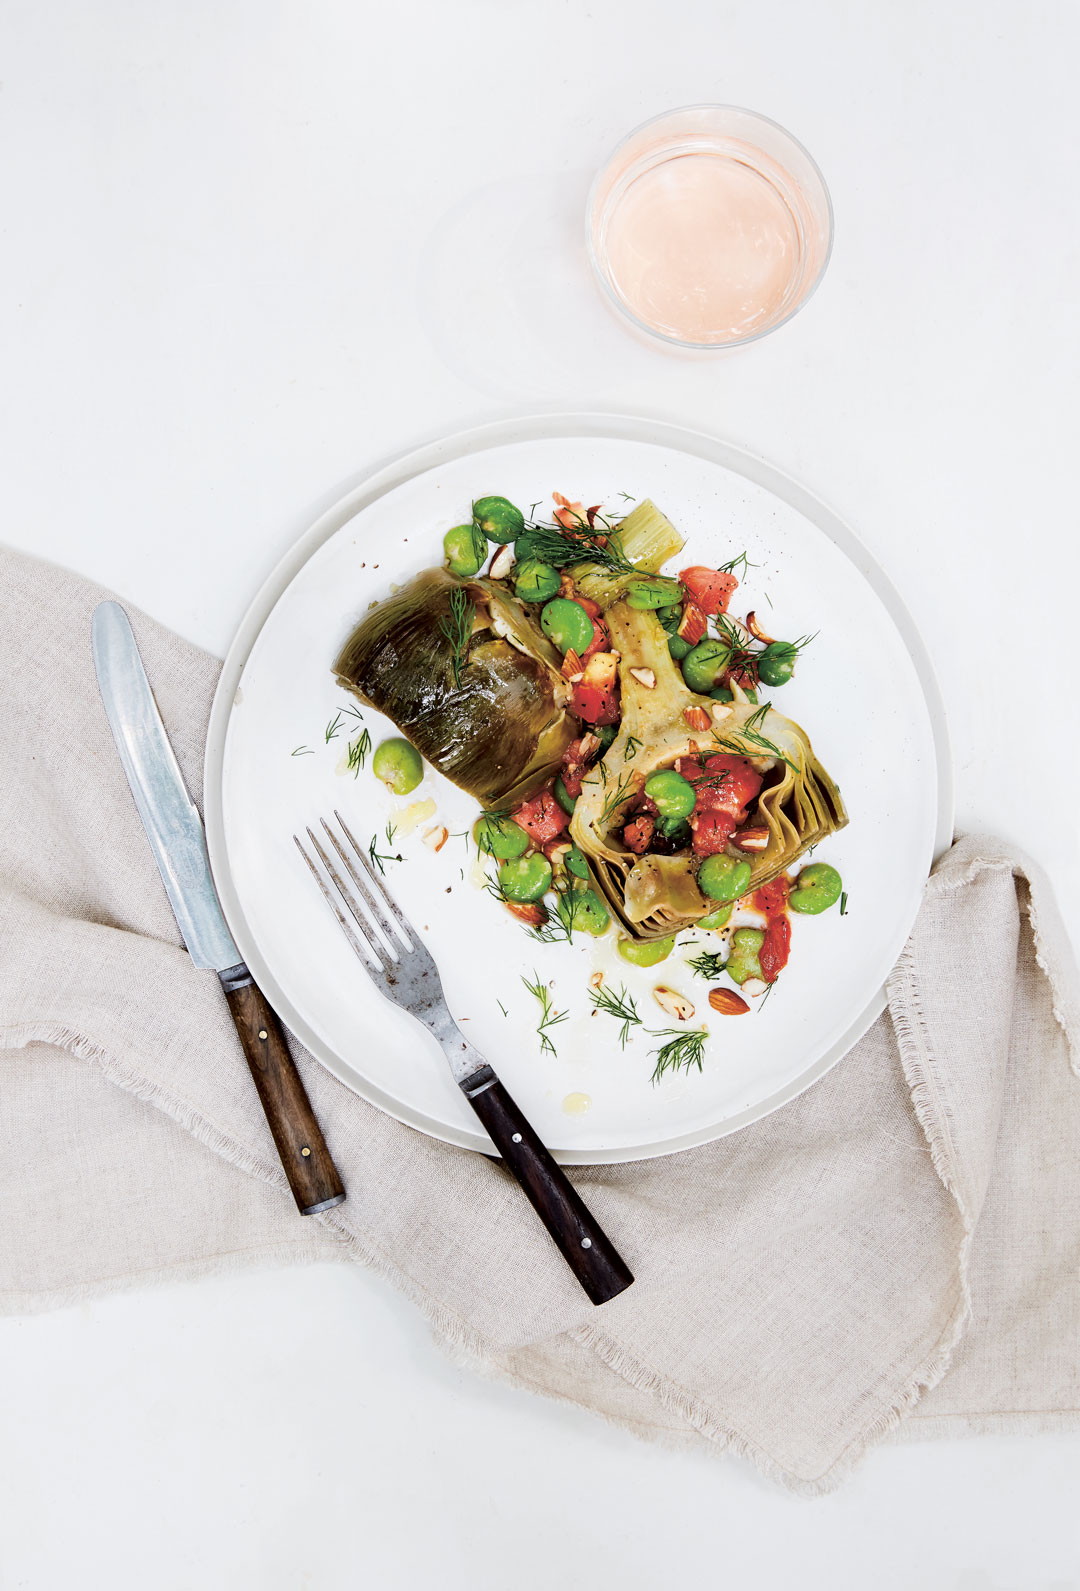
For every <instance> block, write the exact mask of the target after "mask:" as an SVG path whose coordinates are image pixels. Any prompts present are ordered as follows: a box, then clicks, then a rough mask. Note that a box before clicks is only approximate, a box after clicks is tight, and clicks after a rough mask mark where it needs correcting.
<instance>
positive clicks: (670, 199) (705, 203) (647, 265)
mask: <svg viewBox="0 0 1080 1591" xmlns="http://www.w3.org/2000/svg"><path fill="white" fill-rule="evenodd" d="M798 242H799V240H798V230H797V227H796V224H795V217H794V216H793V215H792V213H791V211H790V209H789V208H788V206H787V204H786V203H785V202H784V199H783V197H782V195H781V194H780V193H779V192H778V191H777V189H776V188H775V187H774V186H773V185H772V183H771V182H769V181H768V180H767V179H766V178H765V177H763V176H761V175H760V173H759V172H757V171H754V170H753V169H752V168H751V167H750V166H747V165H744V164H743V163H742V162H740V161H738V160H732V159H730V158H729V157H728V156H726V155H709V154H700V155H698V154H694V155H682V156H680V157H678V158H676V159H672V160H665V161H664V162H663V164H662V165H659V166H653V167H652V169H651V170H649V171H646V172H644V173H643V174H642V175H641V176H640V177H638V179H637V181H636V182H634V183H633V184H632V185H631V186H630V187H629V188H628V190H627V191H626V193H625V195H624V196H623V198H622V200H621V202H620V204H619V205H618V207H617V208H616V210H615V212H614V214H613V215H612V217H611V220H610V222H609V225H608V230H607V253H608V267H609V270H610V272H611V279H612V283H613V285H614V286H615V288H616V290H617V292H618V293H619V295H620V297H621V298H623V299H624V300H625V302H626V304H627V306H628V307H629V308H630V309H631V310H633V312H634V314H636V315H637V316H638V317H639V319H641V320H643V321H647V322H648V324H649V325H651V326H655V327H656V328H657V330H659V331H664V332H667V333H668V335H669V336H672V337H677V338H678V339H679V340H680V341H681V342H712V341H725V342H726V341H729V340H733V339H737V338H740V337H745V336H747V335H748V334H750V333H752V332H755V331H757V330H758V329H759V328H760V327H762V326H765V325H767V324H768V323H769V322H770V321H771V320H774V319H775V318H776V317H777V315H778V314H779V312H780V311H781V309H782V307H783V304H784V300H785V298H786V296H787V294H788V291H789V289H790V287H791V280H792V273H793V270H794V269H795V267H796V265H797V263H798V258H799V246H798Z"/></svg>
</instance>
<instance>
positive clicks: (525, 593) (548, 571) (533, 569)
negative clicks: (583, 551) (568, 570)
mask: <svg viewBox="0 0 1080 1591" xmlns="http://www.w3.org/2000/svg"><path fill="white" fill-rule="evenodd" d="M561 584H562V577H561V575H560V574H559V571H558V570H557V569H553V568H552V567H551V565H550V564H549V563H541V562H540V560H539V558H527V559H526V560H525V562H524V563H519V564H518V565H517V568H516V570H515V572H514V595H515V597H520V598H521V601H522V602H547V600H548V599H549V597H553V596H554V595H555V593H556V591H558V589H559V587H560V585H561Z"/></svg>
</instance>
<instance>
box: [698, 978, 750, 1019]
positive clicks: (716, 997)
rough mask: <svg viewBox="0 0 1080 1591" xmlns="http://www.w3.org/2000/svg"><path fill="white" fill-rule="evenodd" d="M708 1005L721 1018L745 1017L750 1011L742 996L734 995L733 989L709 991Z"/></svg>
mask: <svg viewBox="0 0 1080 1591" xmlns="http://www.w3.org/2000/svg"><path fill="white" fill-rule="evenodd" d="M751 981H756V980H751ZM709 1004H710V1005H711V1006H712V1008H713V1010H714V1011H719V1013H720V1015H721V1016H745V1015H746V1013H747V1012H748V1011H749V1009H750V1007H749V1006H748V1005H747V1003H746V1001H745V1000H744V999H743V997H742V995H741V994H736V993H735V990H734V989H710V990H709Z"/></svg>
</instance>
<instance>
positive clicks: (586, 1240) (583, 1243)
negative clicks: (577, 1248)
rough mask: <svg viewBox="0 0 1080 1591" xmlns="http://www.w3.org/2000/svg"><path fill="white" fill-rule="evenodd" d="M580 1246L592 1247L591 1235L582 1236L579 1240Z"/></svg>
mask: <svg viewBox="0 0 1080 1591" xmlns="http://www.w3.org/2000/svg"><path fill="white" fill-rule="evenodd" d="M581 1246H582V1248H592V1238H591V1237H583V1238H582V1240H581Z"/></svg>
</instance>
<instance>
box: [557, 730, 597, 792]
mask: <svg viewBox="0 0 1080 1591" xmlns="http://www.w3.org/2000/svg"><path fill="white" fill-rule="evenodd" d="M599 750H600V740H599V737H598V736H597V735H582V736H581V737H580V738H579V739H578V740H572V741H571V742H570V744H569V745H568V746H567V748H566V750H565V751H564V752H563V755H562V775H561V777H562V782H563V784H564V785H565V786H566V793H567V795H572V796H579V795H580V794H581V781H582V778H583V777H584V774H585V771H586V769H587V768H588V766H589V764H590V762H591V761H592V759H593V757H594V755H595V754H596V752H598V751H599Z"/></svg>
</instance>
